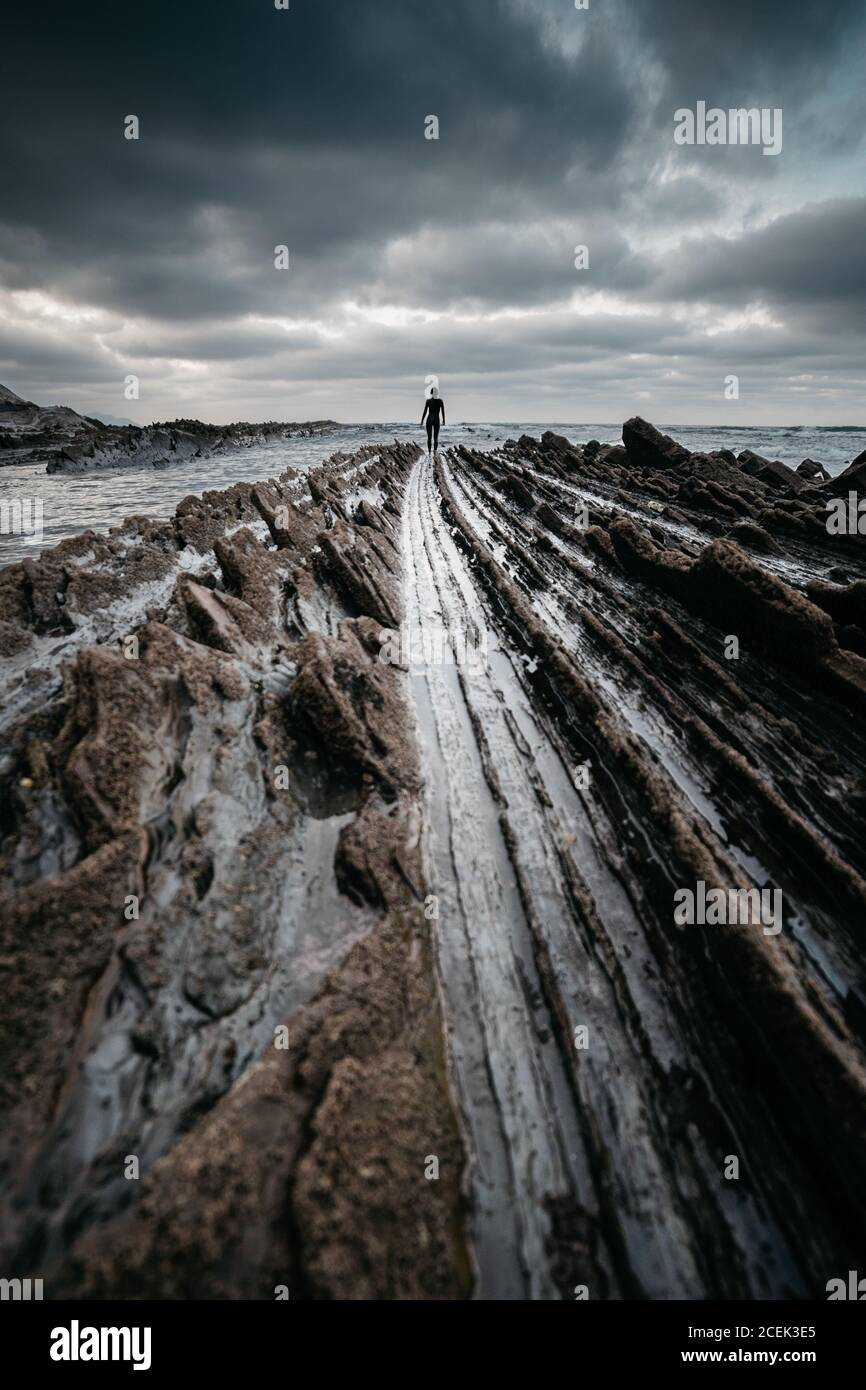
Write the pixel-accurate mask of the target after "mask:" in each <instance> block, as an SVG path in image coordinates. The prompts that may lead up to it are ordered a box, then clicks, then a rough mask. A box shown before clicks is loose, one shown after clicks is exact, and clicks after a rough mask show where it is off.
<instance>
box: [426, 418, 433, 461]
mask: <svg viewBox="0 0 866 1390" xmlns="http://www.w3.org/2000/svg"><path fill="white" fill-rule="evenodd" d="M432 441H433V421H432V420H428V421H427V452H428V454H429V453H430V451H431V449H432Z"/></svg>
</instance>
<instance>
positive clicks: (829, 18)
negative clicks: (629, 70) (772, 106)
mask: <svg viewBox="0 0 866 1390" xmlns="http://www.w3.org/2000/svg"><path fill="white" fill-rule="evenodd" d="M621 3H622V5H623V11H624V12H627V13H628V14H630V15H631V16H632V17H633V18H634V19H636V20H637V23H638V29H639V36H640V44H641V46H642V48H643V49H644V50H645V52H646V53H647V55H648V56H651V57H653V58H655V59H657V60H658V61H659V62H660V63H661V64H662V66H663V68H664V70H665V73H666V77H667V82H668V84H669V87H670V88H671V89H676V90H678V91H679V92H681V93H684V92H688V91H689V90H692V91H694V92H695V93H696V95H697V96H704V97H706V98H707V99H708V100H709V101H710V103H711V104H712V103H714V102H716V100H717V99H718V98H717V95H716V94H717V93H718V91H719V89H721V88H724V89H725V91H726V92H730V94H731V97H732V99H733V100H734V102H735V103H737V102H738V101H739V100H740V98H743V99H746V98H748V97H749V96H752V95H754V94H755V92H756V90H757V89H758V88H759V87H762V86H763V87H765V88H767V89H768V90H772V91H773V92H775V94H776V95H777V96H779V97H781V96H782V95H786V96H788V95H791V94H798V93H799V94H800V95H805V96H807V97H808V96H810V95H811V91H810V89H809V87H808V85H807V86H806V87H805V88H804V86H803V84H804V81H807V80H809V79H811V80H817V79H818V78H819V77H821V76H822V75H827V74H828V73H832V72H833V71H834V69H835V67H836V65H837V64H838V61H839V57H840V53H841V52H842V51H843V50H844V49H845V48H846V47H847V46H848V45H849V44H851V43H852V42H853V41H855V38H856V35H858V34H861V35H862V33H863V30H864V28H866V9H864V5H863V3H862V0H832V2H831V3H821V0H818V3H816V0H784V3H779V0H723V3H714V4H701V5H698V4H695V0H662V2H661V3H659V0H621ZM727 99H728V98H727V97H724V101H727Z"/></svg>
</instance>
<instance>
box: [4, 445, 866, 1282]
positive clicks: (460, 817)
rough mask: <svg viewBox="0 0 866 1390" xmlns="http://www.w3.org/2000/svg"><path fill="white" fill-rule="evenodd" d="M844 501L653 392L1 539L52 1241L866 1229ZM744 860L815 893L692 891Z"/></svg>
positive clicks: (688, 1277)
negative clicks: (609, 415) (536, 425)
mask: <svg viewBox="0 0 866 1390" xmlns="http://www.w3.org/2000/svg"><path fill="white" fill-rule="evenodd" d="M837 481H838V480H837ZM850 486H852V485H850V484H847V485H846V487H845V489H844V491H845V492H847V491H848V490H849V487H850ZM832 495H835V494H832ZM830 498H831V491H830V490H829V489H828V486H827V483H826V480H824V479H822V478H821V476H820V474H817V473H814V472H812V473H810V472H808V471H807V470H805V469H804V470H803V471H801V472H799V473H798V472H795V471H794V470H792V469H787V468H785V466H784V465H782V464H776V463H774V461H773V460H766V459H760V458H758V457H757V456H756V455H753V454H741V455H740V456H739V457H737V456H736V455H734V454H733V453H729V452H724V453H722V452H719V453H715V454H690V453H689V452H688V450H685V449H684V448H682V446H680V445H679V444H678V443H677V442H676V441H674V440H671V439H669V438H668V437H667V436H664V435H661V434H660V433H659V432H658V431H656V430H654V428H653V427H652V426H651V425H649V424H648V422H646V421H642V420H639V419H634V420H631V421H629V422H627V424H626V426H625V427H624V430H623V445H622V447H620V446H601V445H599V444H598V443H597V442H595V441H593V442H591V443H590V444H589V445H587V446H585V447H584V448H580V447H578V446H576V445H573V444H571V443H570V442H569V441H568V440H567V439H565V438H564V437H562V436H559V435H556V434H554V433H552V432H547V433H545V434H544V435H543V436H542V438H541V439H537V440H536V439H534V438H532V437H530V436H528V435H525V436H523V437H522V438H521V439H520V440H519V441H516V442H515V441H509V442H508V444H507V446H506V447H504V448H503V449H502V450H501V451H497V452H481V451H476V450H473V449H470V448H467V447H464V446H460V447H458V448H456V449H453V450H450V451H448V452H446V453H444V454H442V455H441V456H439V457H437V458H436V459H434V460H431V459H429V458H421V457H419V453H418V450H417V449H416V448H415V446H413V445H399V444H396V443H395V444H393V445H387V446H384V445H383V446H381V447H378V448H377V447H370V448H364V449H361V450H360V451H358V452H357V453H356V454H353V455H336V456H334V458H332V459H331V460H329V461H328V462H327V463H326V464H324V465H323V467H322V468H320V469H318V470H316V471H315V472H314V473H311V474H310V475H309V476H308V477H301V476H299V475H296V474H294V473H292V472H291V471H290V470H289V471H287V472H286V473H285V474H283V475H282V476H281V477H280V478H277V479H271V480H268V481H263V482H261V483H259V484H256V485H247V484H238V485H237V486H236V487H234V488H231V489H228V490H227V491H224V492H220V493H211V494H205V495H204V496H203V497H201V498H189V499H187V501H186V502H184V503H183V504H181V506H180V507H179V508H178V512H177V514H176V516H175V517H174V518H173V520H172V521H170V522H165V523H153V522H149V521H146V520H143V519H141V518H131V519H130V520H129V521H127V523H126V524H125V526H124V527H123V528H121V529H120V530H119V531H117V532H115V533H113V534H112V535H111V536H109V537H99V536H96V535H94V534H93V533H88V534H86V535H84V536H81V537H76V538H75V540H74V541H68V542H64V543H62V544H61V545H59V546H57V547H55V549H54V550H52V551H49V552H46V553H45V555H43V557H42V558H41V559H40V560H37V561H30V560H28V561H26V562H24V563H23V564H21V565H14V566H10V567H9V568H8V569H7V570H5V571H3V572H0V640H2V642H3V651H4V653H5V658H6V659H5V662H4V672H5V673H4V700H3V712H2V738H3V752H2V761H0V778H2V782H3V805H4V812H3V821H2V828H0V833H2V845H0V853H2V867H3V870H4V874H3V879H4V886H3V889H2V903H0V907H2V922H3V926H2V943H0V966H2V975H0V978H2V980H3V982H4V998H5V999H6V1000H7V1001H8V1004H7V1005H4V1009H3V1011H2V1015H0V1044H2V1060H3V1066H2V1068H0V1107H2V1117H0V1118H2V1129H0V1132H2V1136H3V1138H2V1141H0V1176H2V1251H0V1253H2V1263H3V1266H4V1268H6V1267H9V1268H10V1269H11V1268H13V1267H14V1269H15V1271H16V1273H18V1274H19V1275H21V1276H24V1275H25V1274H27V1273H31V1274H34V1275H36V1276H38V1277H43V1278H45V1280H46V1289H47V1290H50V1296H60V1295H69V1296H83V1297H96V1298H104V1297H112V1296H114V1297H131V1298H137V1297H155V1298H160V1297H167V1298H196V1297H198V1298H201V1297H215V1298H238V1297H240V1298H273V1297H274V1290H275V1288H277V1287H279V1286H286V1287H288V1288H289V1289H290V1292H291V1296H292V1297H293V1298H296V1297H315V1298H345V1297H361V1298H385V1297H388V1298H389V1297H404V1298H405V1297H412V1298H416V1297H420V1298H460V1297H465V1296H468V1295H469V1294H471V1293H472V1292H473V1291H474V1292H475V1293H476V1294H480V1295H482V1296H484V1297H492V1298H505V1299H518V1298H527V1297H529V1298H541V1299H546V1298H573V1297H574V1289H575V1287H576V1286H578V1285H585V1286H586V1288H587V1290H588V1292H589V1296H590V1297H592V1298H622V1297H650V1298H703V1297H707V1296H721V1297H747V1298H780V1297H806V1298H811V1297H823V1296H824V1287H825V1284H826V1281H827V1279H828V1278H830V1277H831V1276H833V1275H835V1274H838V1273H839V1272H840V1271H844V1270H847V1269H848V1268H856V1267H857V1261H858V1258H859V1257H860V1253H861V1252H862V1247H863V1241H864V1238H866V1199H864V1197H863V1194H862V1183H861V1181H860V1176H861V1173H862V1171H863V1167H864V1162H866V1008H864V1005H866V992H864V991H866V981H864V967H863V953H862V949H861V945H862V943H861V940H860V937H861V932H862V926H863V922H864V920H866V840H864V837H863V834H862V827H863V821H864V812H866V779H864V773H863V769H864V765H866V764H864V759H866V734H864V723H863V712H864V704H866V607H864V593H866V540H864V538H863V537H861V536H858V535H856V534H852V535H835V534H831V533H830V531H828V528H827V525H826V519H827V516H828V502H829V500H830ZM386 643H391V644H392V646H391V647H389V648H388V650H389V652H390V654H389V656H388V659H387V660H383V644H386ZM699 884H703V885H704V886H705V887H707V888H709V887H715V888H718V889H721V890H724V891H725V893H728V892H729V891H730V892H742V893H744V894H745V893H748V892H749V891H752V890H766V891H767V892H768V893H770V894H772V893H776V892H778V893H779V894H781V897H780V899H779V900H778V902H779V923H778V926H779V930H778V931H777V930H775V929H773V931H772V932H767V931H765V930H764V929H763V926H762V924H761V922H760V921H757V922H755V921H730V922H721V923H714V922H712V920H709V921H707V922H706V923H705V924H701V923H695V924H691V925H688V924H683V923H681V922H678V921H677V920H676V919H675V912H674V909H675V895H676V894H677V893H678V892H679V891H680V890H683V889H688V890H695V891H697V887H698V885H699ZM732 1158H735V1159H736V1160H737V1163H738V1176H737V1177H735V1178H732V1177H731V1176H730V1160H731V1159H732ZM130 1159H135V1160H136V1163H137V1167H138V1171H139V1173H140V1176H138V1177H134V1178H130V1177H129V1176H128V1169H129V1166H130Z"/></svg>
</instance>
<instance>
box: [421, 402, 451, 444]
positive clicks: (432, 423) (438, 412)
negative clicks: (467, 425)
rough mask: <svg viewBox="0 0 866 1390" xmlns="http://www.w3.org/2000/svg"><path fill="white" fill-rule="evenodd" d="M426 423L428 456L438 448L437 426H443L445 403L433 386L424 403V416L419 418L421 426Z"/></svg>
mask: <svg viewBox="0 0 866 1390" xmlns="http://www.w3.org/2000/svg"><path fill="white" fill-rule="evenodd" d="M425 420H426V421H427V453H428V454H430V453H432V452H433V450H434V449H438V448H439V426H440V424H443V425H444V424H445V402H444V401H443V400H442V398H441V396H440V395H439V388H438V386H434V387H433V390H432V391H431V392H430V395H429V396H428V397H427V399H426V401H425V402H424V414H423V415H422V416H421V424H422V425H423V424H424V421H425Z"/></svg>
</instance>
